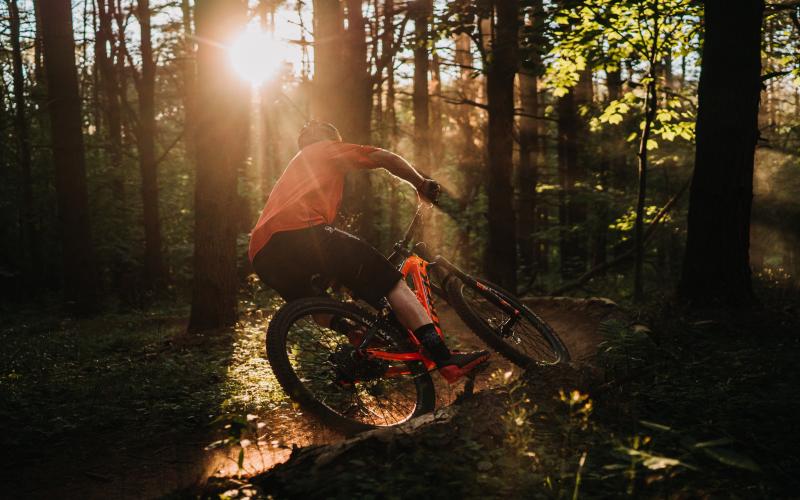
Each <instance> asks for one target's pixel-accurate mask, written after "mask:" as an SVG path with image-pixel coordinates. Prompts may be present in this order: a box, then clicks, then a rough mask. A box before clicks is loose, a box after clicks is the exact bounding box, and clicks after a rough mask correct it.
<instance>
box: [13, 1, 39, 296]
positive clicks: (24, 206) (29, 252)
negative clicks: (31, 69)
mask: <svg viewBox="0 0 800 500" xmlns="http://www.w3.org/2000/svg"><path fill="white" fill-rule="evenodd" d="M8 12H9V18H10V19H9V21H10V23H9V25H10V28H11V69H12V76H13V85H14V133H15V136H16V142H17V161H18V162H19V170H20V206H19V215H20V217H19V229H20V240H21V243H22V250H23V254H24V256H23V266H22V267H23V275H24V276H25V279H26V281H27V282H28V283H29V284H30V285H31V286H32V288H35V287H36V285H37V284H38V281H39V276H40V273H39V271H38V269H39V267H40V263H41V253H40V249H41V247H40V243H39V238H38V236H37V235H38V231H37V229H36V225H35V224H34V208H33V178H32V176H31V138H30V129H29V127H28V117H27V103H26V99H25V76H24V74H23V63H22V47H21V44H20V16H19V7H18V5H17V0H8Z"/></svg>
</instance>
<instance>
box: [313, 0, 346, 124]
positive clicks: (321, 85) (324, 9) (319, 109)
mask: <svg viewBox="0 0 800 500" xmlns="http://www.w3.org/2000/svg"><path fill="white" fill-rule="evenodd" d="M343 37H344V17H343V13H342V5H341V2H340V1H339V0H314V87H313V96H312V109H313V117H314V118H315V119H317V120H321V121H326V122H331V123H334V124H336V125H337V126H338V127H340V128H341V126H342V125H341V123H337V120H338V119H339V118H341V117H343V116H344V114H345V113H346V112H347V110H346V109H345V108H344V105H343V102H342V101H343V100H344V96H343V94H345V93H346V92H347V89H345V88H343V81H342V80H343V78H344V75H343V72H344V71H345V69H344V68H343V65H344V63H343V58H344V51H343V45H344V43H343ZM342 132H343V133H344V132H345V130H343V129H342ZM348 139H349V138H347V137H345V140H348Z"/></svg>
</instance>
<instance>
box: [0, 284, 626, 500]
mask: <svg viewBox="0 0 800 500" xmlns="http://www.w3.org/2000/svg"><path fill="white" fill-rule="evenodd" d="M526 303H527V304H528V305H529V306H531V308H532V309H533V310H535V311H536V312H537V313H538V314H540V315H541V316H542V317H543V318H544V319H545V320H546V321H547V322H548V323H550V324H551V325H552V326H553V328H554V329H555V330H556V331H557V332H558V334H559V335H560V336H561V337H562V339H563V341H564V343H565V344H566V346H567V348H568V349H569V351H570V353H571V356H572V360H573V363H577V364H582V363H584V362H586V360H588V359H589V358H591V356H592V355H593V354H594V353H595V352H596V350H597V346H598V344H599V343H600V340H601V335H600V333H599V331H598V327H599V325H600V323H601V322H602V321H603V320H605V319H607V318H610V317H612V316H614V315H615V314H617V313H618V309H617V308H616V306H615V305H614V304H613V303H611V302H610V301H606V300H603V299H586V300H581V299H570V298H533V299H527V300H526ZM438 307H439V314H440V319H441V322H442V326H443V328H444V330H445V332H446V333H447V335H448V337H449V339H450V342H451V343H452V344H454V345H455V346H457V347H460V348H462V349H469V348H481V347H483V346H482V343H481V341H480V340H479V339H478V338H477V337H476V336H475V335H474V334H473V333H472V332H471V331H470V330H469V329H467V327H466V326H465V325H464V324H463V323H462V322H461V320H460V319H459V318H458V317H457V316H456V314H455V312H454V311H453V310H452V309H451V308H450V307H448V306H446V305H444V304H442V305H438ZM498 369H499V370H503V371H508V370H512V371H515V370H516V369H515V368H514V367H513V366H512V365H511V364H510V363H509V362H507V361H505V360H504V359H502V358H501V357H500V356H498V355H495V356H493V358H492V360H491V365H490V372H492V371H495V370H498ZM435 379H437V380H436V388H437V393H438V395H439V397H438V399H439V402H438V407H442V406H445V405H448V404H451V403H452V402H453V401H454V400H455V398H456V396H457V394H458V393H459V392H460V391H461V386H460V385H456V386H447V385H446V384H444V383H442V381H441V380H440V377H435ZM487 385H489V382H488V377H487V376H484V377H483V379H482V380H481V379H480V378H479V383H478V384H477V389H478V390H480V389H481V388H485V387H487ZM259 419H260V420H261V421H263V422H264V423H265V424H266V427H265V428H266V429H269V436H268V437H267V442H268V444H267V445H266V446H261V447H260V448H259V449H256V448H254V447H251V448H249V449H248V450H246V454H245V464H244V471H243V472H244V473H246V474H253V473H256V472H260V471H263V470H265V469H268V468H270V467H272V466H274V465H275V464H277V463H280V462H283V461H285V460H286V459H287V458H288V456H289V454H290V453H291V448H292V447H293V446H307V445H311V444H325V443H331V442H334V441H337V440H340V439H341V437H340V436H338V435H336V434H335V433H332V432H330V431H328V430H325V429H323V428H321V427H320V426H319V425H317V424H316V423H315V422H313V420H311V419H309V418H307V417H305V416H304V415H302V414H301V412H300V411H299V410H296V409H291V408H283V409H278V410H274V411H272V412H269V413H265V414H263V415H259ZM142 438H143V439H142V442H141V446H137V447H136V448H134V449H124V448H120V447H118V446H115V445H114V440H113V437H109V438H108V439H105V440H104V443H103V444H98V445H95V446H81V447H80V448H79V449H76V448H67V447H58V446H55V447H53V448H51V449H50V450H48V451H47V452H46V453H42V454H40V455H39V456H35V457H30V458H28V459H23V461H22V462H21V463H20V464H19V469H18V474H16V475H15V477H14V479H13V483H8V484H6V485H0V487H2V488H3V490H4V491H6V492H9V491H15V490H17V489H18V488H19V487H21V486H22V487H23V488H24V490H22V491H24V493H25V496H26V497H28V498H56V497H57V498H82V499H87V498H109V497H114V498H153V497H159V496H162V495H164V494H167V493H169V492H171V491H175V490H177V489H181V488H186V487H188V486H191V485H193V484H197V483H199V482H202V481H204V480H205V479H207V478H208V477H210V476H212V475H234V474H236V473H237V465H236V455H237V454H238V449H237V450H234V451H231V452H230V453H229V454H226V453H222V452H207V451H204V447H205V446H206V445H207V444H208V443H209V442H210V441H211V439H212V438H211V437H210V436H209V435H208V434H206V433H200V434H195V435H188V436H187V435H171V436H158V437H150V438H149V439H148V438H147V437H145V436H142Z"/></svg>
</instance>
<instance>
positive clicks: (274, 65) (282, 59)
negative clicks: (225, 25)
mask: <svg viewBox="0 0 800 500" xmlns="http://www.w3.org/2000/svg"><path fill="white" fill-rule="evenodd" d="M228 52H229V54H230V60H231V64H232V66H233V69H234V70H235V71H236V72H237V73H238V74H239V76H241V77H242V78H243V79H245V80H247V81H249V82H250V83H251V84H253V85H260V84H261V83H263V82H265V81H266V80H268V79H270V78H272V77H274V76H276V75H277V73H278V71H279V70H280V68H281V66H282V65H284V64H285V63H286V62H290V54H289V51H288V47H287V44H286V43H283V42H280V41H278V40H276V39H275V38H274V37H273V36H271V35H270V34H269V33H265V32H264V31H261V30H258V29H250V28H248V29H247V31H245V32H244V33H242V35H241V36H240V37H239V38H237V39H236V40H234V42H233V43H232V44H231V45H230V46H229V48H228Z"/></svg>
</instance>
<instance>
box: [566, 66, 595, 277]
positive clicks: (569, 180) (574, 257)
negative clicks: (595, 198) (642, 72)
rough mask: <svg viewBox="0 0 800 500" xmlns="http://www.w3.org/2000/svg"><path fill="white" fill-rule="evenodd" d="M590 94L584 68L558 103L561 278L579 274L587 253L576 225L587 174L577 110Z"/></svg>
mask: <svg viewBox="0 0 800 500" xmlns="http://www.w3.org/2000/svg"><path fill="white" fill-rule="evenodd" d="M593 96H594V93H593V90H592V72H591V70H588V69H587V70H584V71H582V72H581V74H580V79H579V81H578V85H577V86H575V88H573V89H572V90H570V92H569V93H568V94H567V95H565V96H564V97H562V98H561V99H560V100H559V103H558V165H559V168H558V171H559V184H560V190H559V224H560V225H561V234H560V242H559V247H560V248H559V252H560V256H561V276H562V277H563V278H564V279H572V278H575V277H577V276H580V275H581V274H583V273H584V272H585V271H586V264H587V261H588V255H589V251H588V240H587V238H586V237H585V234H586V233H585V231H584V230H583V228H581V227H579V226H581V225H583V224H585V223H586V213H587V209H586V202H585V201H584V200H582V199H581V193H580V190H581V189H583V188H581V187H579V186H580V185H585V183H586V177H587V170H588V169H587V168H586V165H585V163H586V161H588V158H587V156H588V155H587V154H585V153H586V150H585V148H586V143H587V140H588V131H587V127H586V124H585V123H584V121H583V119H582V118H581V117H580V116H579V114H578V113H579V109H580V107H581V106H588V105H590V104H591V103H592V100H593V98H594V97H593ZM581 153H584V154H581Z"/></svg>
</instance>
